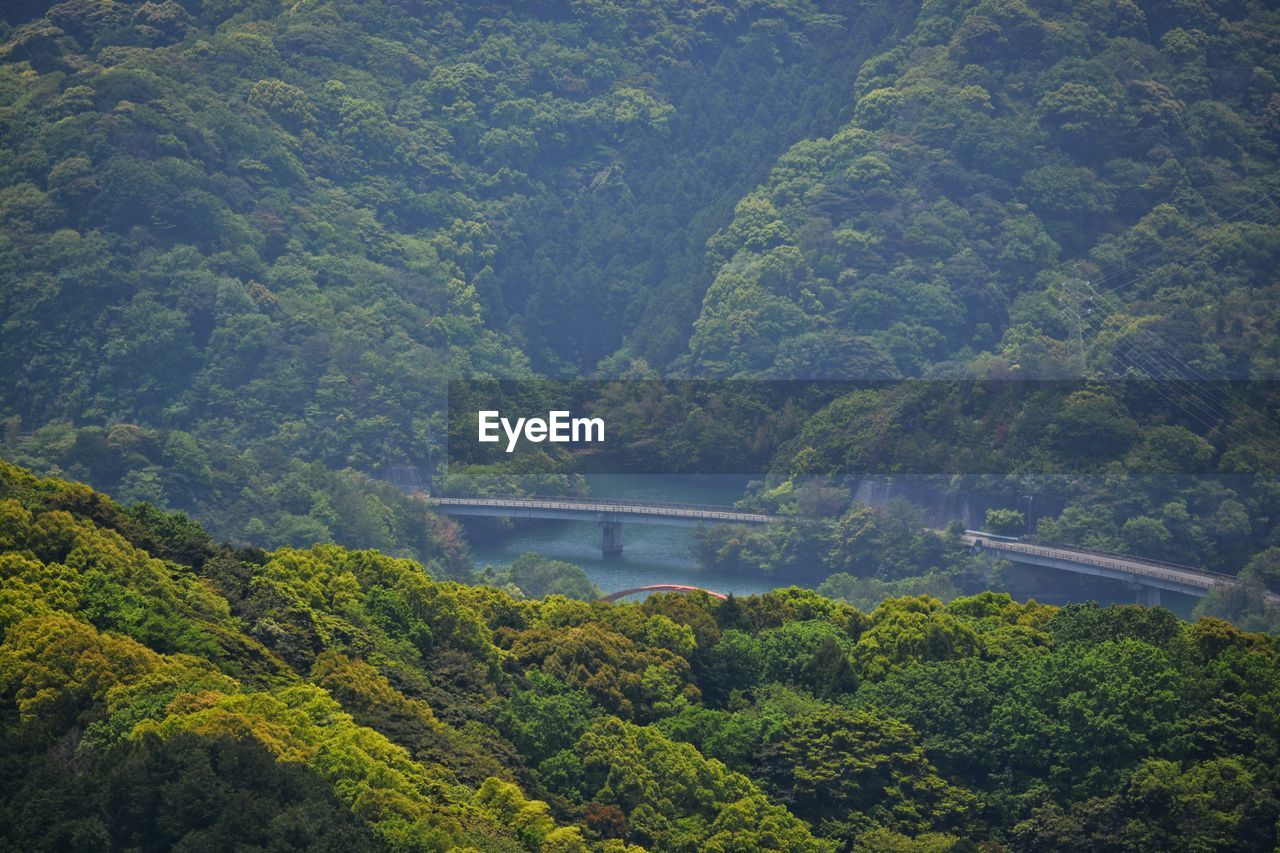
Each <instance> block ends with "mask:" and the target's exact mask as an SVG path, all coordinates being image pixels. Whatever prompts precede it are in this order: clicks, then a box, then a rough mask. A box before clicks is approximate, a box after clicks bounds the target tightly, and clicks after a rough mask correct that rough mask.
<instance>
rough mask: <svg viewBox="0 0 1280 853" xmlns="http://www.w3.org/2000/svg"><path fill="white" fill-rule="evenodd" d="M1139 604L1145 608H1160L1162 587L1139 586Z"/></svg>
mask: <svg viewBox="0 0 1280 853" xmlns="http://www.w3.org/2000/svg"><path fill="white" fill-rule="evenodd" d="M1137 587H1138V593H1137V599H1138V600H1137V603H1138V604H1141V605H1142V606H1143V607H1159V606H1160V587H1158V586H1146V585H1145V584H1137Z"/></svg>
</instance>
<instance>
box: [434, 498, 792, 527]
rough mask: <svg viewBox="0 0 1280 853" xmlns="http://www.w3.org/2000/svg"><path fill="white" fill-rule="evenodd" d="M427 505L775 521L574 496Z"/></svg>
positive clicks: (713, 509) (704, 508)
mask: <svg viewBox="0 0 1280 853" xmlns="http://www.w3.org/2000/svg"><path fill="white" fill-rule="evenodd" d="M427 501H428V502H429V503H435V504H440V505H444V506H491V507H494V508H498V509H501V508H504V507H506V508H511V509H548V510H557V509H566V508H570V509H578V510H585V511H592V512H611V511H612V512H623V513H627V514H629V515H661V516H677V517H686V518H706V519H722V520H725V521H748V520H749V521H759V522H768V521H773V520H775V516H772V515H768V514H765V513H758V512H747V511H745V510H735V509H725V508H724V507H717V506H709V505H706V504H681V503H670V502H647V501H646V502H641V501H628V500H619V499H616V498H576V497H542V496H530V497H518V498H517V497H504V498H487V497H460V496H454V495H450V496H439V495H433V496H432V497H430V498H428V499H427Z"/></svg>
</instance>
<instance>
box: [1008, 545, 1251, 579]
mask: <svg viewBox="0 0 1280 853" xmlns="http://www.w3.org/2000/svg"><path fill="white" fill-rule="evenodd" d="M1021 544H1026V545H1035V546H1036V547H1039V548H1055V549H1057V550H1059V551H1070V552H1072V553H1077V554H1093V555H1095V556H1098V557H1111V558H1113V559H1117V560H1132V561H1134V562H1135V563H1145V564H1147V565H1150V566H1162V567H1164V568H1167V569H1177V570H1178V571H1181V572H1195V573H1196V574H1198V575H1206V576H1208V577H1213V578H1218V579H1219V580H1224V581H1235V580H1239V578H1237V577H1236V576H1235V575H1227V574H1223V573H1222V572H1211V571H1209V570H1208V569H1202V568H1200V567H1199V566H1188V565H1186V564H1184V563H1171V562H1169V561H1168V560H1156V559H1153V558H1151V557H1135V556H1133V555H1132V554H1121V553H1120V552H1118V551H1104V550H1102V549H1101V548H1085V547H1084V546H1081V545H1060V544H1058V543H1057V542H1023V543H1021Z"/></svg>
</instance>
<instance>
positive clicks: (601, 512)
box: [424, 496, 778, 554]
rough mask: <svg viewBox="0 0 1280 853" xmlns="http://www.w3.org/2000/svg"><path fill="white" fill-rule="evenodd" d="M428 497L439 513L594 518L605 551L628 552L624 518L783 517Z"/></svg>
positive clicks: (646, 505)
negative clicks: (624, 538) (598, 527)
mask: <svg viewBox="0 0 1280 853" xmlns="http://www.w3.org/2000/svg"><path fill="white" fill-rule="evenodd" d="M424 500H426V502H427V503H429V504H431V505H432V506H433V507H435V509H436V512H441V513H445V514H447V515H473V516H475V515H478V516H490V517H499V518H552V519H561V520H565V521H594V522H596V523H598V524H599V525H600V529H601V541H600V550H601V551H602V552H603V553H605V554H620V553H622V523H623V522H624V521H630V522H636V523H638V524H668V525H674V526H677V527H691V526H693V525H697V524H769V523H770V522H774V521H777V520H778V517H777V516H773V515H766V514H764V513H759V512H740V511H738V510H735V509H733V508H732V507H721V506H701V505H698V504H678V503H652V502H645V501H622V500H611V499H608V498H567V497H485V498H450V497H435V496H431V497H426V498H424Z"/></svg>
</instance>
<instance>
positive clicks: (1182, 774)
mask: <svg viewBox="0 0 1280 853" xmlns="http://www.w3.org/2000/svg"><path fill="white" fill-rule="evenodd" d="M447 559H448V557H447V555H444V554H439V555H437V556H436V557H435V559H433V560H432V561H430V562H428V563H425V564H423V563H416V562H413V561H411V560H407V559H403V558H395V557H389V556H386V555H383V554H379V553H377V552H375V551H368V550H365V551H353V550H348V549H345V548H342V547H340V546H335V545H317V546H314V547H311V548H305V549H299V548H282V549H279V550H276V551H264V550H261V549H258V548H252V547H245V548H235V547H231V546H226V545H217V544H215V542H214V540H213V539H211V538H210V537H209V536H208V534H207V533H206V532H205V531H204V530H203V529H202V528H201V527H200V525H199V524H197V523H195V522H193V521H191V520H190V519H189V518H187V517H185V516H183V515H181V514H176V513H165V512H162V511H160V510H157V509H155V508H153V507H150V506H149V505H146V504H134V505H132V506H128V507H125V506H122V505H120V504H117V503H116V502H114V501H112V500H111V499H109V498H107V497H105V496H104V495H102V494H100V493H97V492H94V491H92V490H91V489H89V488H87V487H85V486H83V485H78V484H72V483H67V482H65V481H59V480H53V479H41V478H39V477H36V476H34V475H32V474H30V473H29V472H27V471H24V470H22V469H19V468H16V467H14V466H11V465H8V464H7V463H0V727H2V730H3V738H2V740H0V742H2V743H3V751H2V752H0V762H2V765H3V766H2V767H0V789H3V797H0V803H3V805H2V806H0V810H2V811H0V814H2V815H3V817H2V818H0V837H2V838H3V843H4V844H5V846H6V847H11V848H13V849H23V850H44V849H50V850H52V849H57V850H103V849H126V848H127V849H133V850H168V849H175V848H177V849H184V850H196V849H225V847H226V843H227V839H230V838H234V839H235V840H236V843H237V844H238V845H239V846H240V847H241V848H244V849H248V848H259V849H265V848H270V849H295V848H308V849H325V850H335V851H336V850H344V851H345V850H364V849H368V850H446V849H472V850H484V851H502V850H510V851H520V850H531V851H587V850H604V851H619V853H622V851H639V850H642V849H652V850H664V851H700V850H713V851H746V850H762V849H772V850H789V851H835V850H868V851H871V850H874V851H884V850H965V849H969V850H972V849H983V850H1004V849H1008V850H1044V849H1098V850H1104V849H1105V850H1153V849H1159V850H1187V851H1192V850H1212V849H1232V850H1260V851H1261V850H1272V849H1274V847H1275V845H1276V843H1277V835H1276V832H1277V826H1278V821H1280V799H1278V794H1280V788H1278V784H1280V779H1277V775H1276V774H1277V768H1280V661H1278V660H1277V658H1278V656H1280V642H1278V641H1277V640H1276V639H1275V638H1274V637H1270V636H1267V635H1265V634H1258V633H1250V632H1247V631H1242V630H1240V629H1238V628H1236V627H1233V626H1232V625H1230V624H1229V623H1227V622H1225V621H1222V620H1219V619H1213V618H1203V619H1200V620H1198V621H1197V622H1195V623H1194V624H1192V623H1187V622H1183V621H1180V620H1178V619H1177V618H1176V617H1174V616H1173V615H1172V614H1171V613H1169V612H1168V611H1167V610H1162V609H1159V608H1155V609H1148V608H1142V607H1137V606H1118V607H1110V608H1101V607H1098V606H1097V605H1096V604H1075V605H1070V606H1066V607H1062V608H1058V607H1053V606H1048V605H1040V604H1036V603H1035V602H1028V603H1024V604H1020V603H1018V602H1016V601H1014V600H1013V599H1011V598H1010V597H1009V596H1008V595H1005V594H997V593H990V592H987V593H981V594H978V595H973V596H963V597H958V598H955V599H953V600H951V601H950V602H949V603H943V602H942V601H941V600H939V599H938V598H935V597H932V596H929V595H914V596H900V597H890V598H887V599H885V600H884V601H882V602H881V603H880V604H879V605H877V606H875V607H874V608H873V609H869V610H859V609H856V608H855V607H853V606H851V605H850V604H848V603H846V602H844V601H842V600H839V599H838V598H829V597H826V596H824V595H822V594H820V593H817V592H814V591H812V590H806V589H802V588H799V587H790V588H781V589H777V590H775V591H773V592H770V593H768V594H765V595H759V596H750V597H744V598H735V597H730V598H728V599H727V600H723V601H720V600H716V599H713V598H711V597H709V596H706V595H701V594H696V595H688V596H684V595H655V596H652V597H650V598H648V599H646V600H644V601H643V602H641V603H626V604H606V603H600V602H594V603H593V602H592V601H587V600H581V599H580V598H577V597H575V596H577V595H587V596H588V597H594V596H593V595H592V592H593V591H592V590H589V589H580V588H579V589H575V588H574V587H573V584H572V580H573V578H572V569H573V568H574V567H572V566H556V565H547V564H541V565H540V564H539V562H538V560H536V559H531V560H526V561H525V563H524V565H522V566H521V567H520V571H519V573H518V575H519V578H520V580H521V581H522V582H524V583H526V584H527V585H528V589H529V590H531V591H534V592H536V593H545V595H544V597H540V598H539V597H532V596H527V595H525V594H524V592H523V591H522V590H521V589H519V588H517V587H515V586H513V585H509V586H507V587H506V588H499V587H496V586H492V585H464V584H460V583H458V582H456V581H449V580H444V579H442V578H441V577H440V571H441V569H442V567H443V564H444V562H445V561H446V560H447ZM557 584H558V586H556V587H555V588H549V587H551V586H553V585H557Z"/></svg>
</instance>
